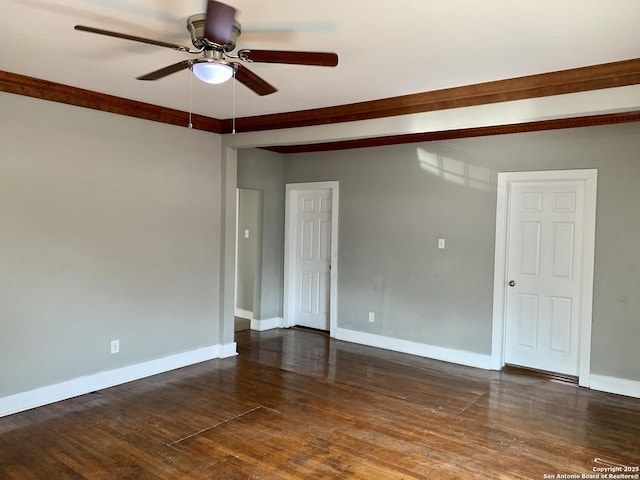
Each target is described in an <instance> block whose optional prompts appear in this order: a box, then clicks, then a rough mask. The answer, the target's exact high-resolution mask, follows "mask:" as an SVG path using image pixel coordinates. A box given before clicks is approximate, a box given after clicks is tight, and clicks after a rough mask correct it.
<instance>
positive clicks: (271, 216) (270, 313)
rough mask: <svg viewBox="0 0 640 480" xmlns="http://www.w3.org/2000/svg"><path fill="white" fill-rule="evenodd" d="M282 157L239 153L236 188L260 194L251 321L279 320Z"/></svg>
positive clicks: (262, 152) (246, 151)
mask: <svg viewBox="0 0 640 480" xmlns="http://www.w3.org/2000/svg"><path fill="white" fill-rule="evenodd" d="M283 165H284V161H283V158H282V155H280V154H277V153H273V152H268V151H265V150H258V149H244V150H239V151H238V187H239V188H251V189H257V190H261V191H262V192H263V200H262V204H263V219H262V247H261V251H262V258H261V261H260V264H259V265H258V271H257V273H256V274H257V275H258V277H259V279H260V281H259V283H258V289H257V290H259V291H256V295H255V298H254V308H253V318H255V319H258V320H266V319H272V318H281V317H282V299H283V296H282V288H283V283H284V277H283V275H284V274H283V265H284V197H285V188H284V181H283Z"/></svg>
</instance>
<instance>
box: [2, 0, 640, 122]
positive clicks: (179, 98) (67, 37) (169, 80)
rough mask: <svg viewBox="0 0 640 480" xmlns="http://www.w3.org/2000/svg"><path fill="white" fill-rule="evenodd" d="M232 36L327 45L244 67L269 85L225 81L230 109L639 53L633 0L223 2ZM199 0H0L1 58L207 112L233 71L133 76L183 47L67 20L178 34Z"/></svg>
mask: <svg viewBox="0 0 640 480" xmlns="http://www.w3.org/2000/svg"><path fill="white" fill-rule="evenodd" d="M227 3H229V4H231V5H233V6H234V7H236V8H237V9H238V12H239V13H238V15H237V20H238V21H239V22H240V23H241V24H242V28H243V34H242V36H241V38H240V40H239V46H240V47H250V48H254V49H282V50H310V51H334V52H336V53H338V55H339V58H340V63H339V65H338V67H336V68H323V67H309V66H291V65H267V64H253V65H251V66H250V68H251V69H252V70H253V71H254V72H255V73H257V74H259V75H260V76H262V77H263V78H264V79H266V80H267V81H268V82H269V83H271V84H273V85H274V86H276V87H277V88H278V89H279V91H278V92H277V93H275V94H273V95H269V96H265V97H259V96H257V95H256V94H255V93H253V92H252V91H250V90H248V89H247V88H246V87H244V86H243V85H241V84H237V85H236V86H235V93H236V96H235V113H236V116H238V117H244V116H253V115H261V114H270V113H278V112H290V111H295V110H302V109H308V108H318V107H327V106H335V105H343V104H347V103H353V102H361V101H367V100H375V99H380V98H388V97H393V96H398V95H404V94H412V93H419V92H425V91H430V90H436V89H441V88H446V87H453V86H460V85H469V84H474V83H479V82H485V81H490V80H498V79H504V78H512V77H518V76H522V75H529V74H536V73H543V72H549V71H556V70H563V69H567V68H574V67H581V66H587V65H595V64H600V63H607V62H613V61H618V60H627V59H631V58H638V57H640V41H639V40H640V33H639V32H640V29H638V22H639V21H640V1H638V0H608V1H602V0H536V1H530V0H483V1H481V0H388V1H382V0H324V1H317V0H315V1H307V0H277V1H275V0H272V1H268V2H267V1H264V0H228V2H227ZM205 5H206V2H205V1H203V0H181V1H174V0H110V1H107V0H2V1H1V2H0V18H1V19H2V20H0V22H1V23H0V24H1V26H2V28H0V69H2V70H5V71H9V72H13V73H18V74H22V75H28V76H33V77H37V78H41V79H45V80H50V81H54V82H59V83H63V84H67V85H71V86H75V87H80V88H85V89H89V90H94V91H97V92H102V93H106V94H110V95H116V96H119V97H124V98H129V99H133V100H138V101H142V102H147V103H152V104H156V105H161V106H165V107H170V108H175V109H179V110H188V109H189V102H190V88H193V112H194V113H199V114H202V115H207V116H210V117H215V118H230V117H231V116H232V115H233V112H234V110H233V104H234V102H233V90H234V85H233V82H228V83H227V84H224V85H219V86H211V85H206V84H203V83H201V82H199V81H198V80H197V79H193V81H192V77H191V74H190V72H189V71H188V70H185V71H182V72H179V73H176V74H174V75H170V76H168V77H166V78H164V79H161V80H158V81H155V82H143V81H139V80H136V79H135V78H136V77H137V76H140V75H142V74H145V73H148V72H150V71H153V70H156V69H158V68H161V67H164V66H166V65H169V64H173V63H176V62H178V61H180V60H181V59H185V58H192V57H191V56H190V55H189V54H186V53H180V52H177V51H174V50H170V49H165V48H161V47H155V46H150V45H144V44H139V43H135V42H129V41H126V40H121V39H116V38H110V37H104V36H100V35H94V34H89V33H84V32H78V31H75V30H74V29H73V26H74V25H76V24H83V25H87V26H92V27H97V28H103V29H107V30H114V31H118V32H123V33H129V34H133V35H138V36H143V37H147V38H152V39H156V40H164V41H168V42H172V43H179V44H185V45H190V42H189V36H188V33H187V30H186V28H185V25H186V19H187V17H188V16H189V15H192V14H194V13H201V12H204V11H205V8H206V7H205Z"/></svg>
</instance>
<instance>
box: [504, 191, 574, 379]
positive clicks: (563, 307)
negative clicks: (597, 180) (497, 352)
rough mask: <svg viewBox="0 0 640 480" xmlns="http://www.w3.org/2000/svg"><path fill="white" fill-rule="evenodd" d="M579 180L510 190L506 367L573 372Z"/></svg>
mask: <svg viewBox="0 0 640 480" xmlns="http://www.w3.org/2000/svg"><path fill="white" fill-rule="evenodd" d="M584 190H585V185H584V182H582V181H553V182H515V183H513V184H511V186H510V189H509V213H508V237H507V255H508V257H507V281H508V283H507V285H508V287H507V291H506V322H505V362H506V363H508V364H513V365H520V366H524V367H530V368H535V369H540V370H546V371H551V372H558V373H563V374H567V375H578V373H579V372H578V363H579V346H580V305H581V298H580V295H581V286H582V255H583V251H582V250H583V249H582V245H583V238H582V237H583V230H584V229H583V223H584V212H583V210H584Z"/></svg>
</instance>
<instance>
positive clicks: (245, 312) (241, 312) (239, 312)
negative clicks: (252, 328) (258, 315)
mask: <svg viewBox="0 0 640 480" xmlns="http://www.w3.org/2000/svg"><path fill="white" fill-rule="evenodd" d="M236 317H240V318H246V319H247V320H251V319H252V318H253V312H250V311H249V310H243V309H241V308H236Z"/></svg>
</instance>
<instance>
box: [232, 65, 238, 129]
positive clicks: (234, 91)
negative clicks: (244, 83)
mask: <svg viewBox="0 0 640 480" xmlns="http://www.w3.org/2000/svg"><path fill="white" fill-rule="evenodd" d="M236 83H237V82H236V69H235V68H234V69H233V95H231V96H232V97H233V100H232V105H233V112H232V120H231V122H232V126H231V134H232V135H235V134H236Z"/></svg>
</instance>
